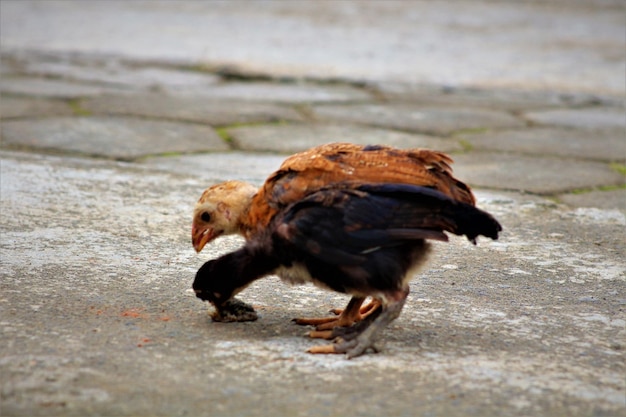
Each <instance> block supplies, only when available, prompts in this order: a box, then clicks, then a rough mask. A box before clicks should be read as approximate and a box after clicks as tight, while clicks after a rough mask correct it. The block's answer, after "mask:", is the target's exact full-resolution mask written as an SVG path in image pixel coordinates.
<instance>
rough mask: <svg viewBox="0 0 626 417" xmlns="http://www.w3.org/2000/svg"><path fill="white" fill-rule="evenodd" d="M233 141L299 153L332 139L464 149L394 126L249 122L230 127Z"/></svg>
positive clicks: (243, 146) (253, 148)
mask: <svg viewBox="0 0 626 417" xmlns="http://www.w3.org/2000/svg"><path fill="white" fill-rule="evenodd" d="M227 133H228V135H229V136H230V137H231V138H232V140H233V144H234V146H235V147H237V148H238V149H243V150H247V151H273V152H280V153H287V154H289V153H295V152H300V151H303V150H305V149H308V148H310V147H313V146H317V145H322V144H324V143H330V142H352V143H358V144H362V145H375V144H383V145H390V146H396V147H400V148H430V149H439V150H441V151H444V152H454V151H460V150H461V149H462V147H461V145H460V144H459V143H458V142H456V141H454V140H446V139H441V138H436V137H432V136H425V135H416V134H409V133H403V132H397V131H393V130H385V129H377V128H371V127H360V126H351V125H325V124H298V125H269V126H249V127H236V128H230V129H227Z"/></svg>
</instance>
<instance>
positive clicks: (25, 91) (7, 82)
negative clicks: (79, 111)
mask: <svg viewBox="0 0 626 417" xmlns="http://www.w3.org/2000/svg"><path fill="white" fill-rule="evenodd" d="M0 93H2V94H14V95H24V96H32V97H44V98H62V99H75V98H81V97H91V96H98V95H101V94H105V93H109V94H111V93H118V94H122V93H124V90H122V89H121V88H115V87H113V86H102V85H93V84H80V83H75V82H70V81H64V80H54V79H47V78H38V77H23V76H19V77H2V79H0Z"/></svg>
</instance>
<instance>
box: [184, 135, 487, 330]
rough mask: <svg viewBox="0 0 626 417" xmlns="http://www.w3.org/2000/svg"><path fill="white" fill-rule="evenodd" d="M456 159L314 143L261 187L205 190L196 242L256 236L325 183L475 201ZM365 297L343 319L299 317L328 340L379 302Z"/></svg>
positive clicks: (236, 185) (351, 305)
mask: <svg viewBox="0 0 626 417" xmlns="http://www.w3.org/2000/svg"><path fill="white" fill-rule="evenodd" d="M451 163H452V159H451V158H450V157H449V156H447V155H445V154H443V153H441V152H436V151H431V150H427V149H406V150H401V149H395V148H391V147H387V146H362V145H355V144H350V143H331V144H326V145H321V146H318V147H314V148H311V149H309V150H307V151H304V152H301V153H297V154H295V155H292V156H291V157H289V158H287V159H286V160H285V161H284V162H283V164H282V165H281V167H280V168H279V169H278V171H276V172H275V173H273V174H272V175H271V176H270V177H269V178H268V179H267V180H266V181H265V183H264V184H263V186H261V188H259V189H257V188H256V187H254V186H252V185H250V184H247V183H244V182H241V181H228V182H225V183H222V184H217V185H214V186H212V187H210V188H208V189H207V190H205V191H204V193H203V194H202V196H201V197H200V199H199V201H198V203H197V204H196V206H195V209H194V215H193V223H192V228H191V235H192V243H193V246H194V248H195V249H196V251H197V252H200V251H201V250H202V248H203V247H204V246H205V245H206V244H207V243H208V242H210V241H212V240H213V239H215V238H217V237H218V236H222V235H229V234H239V235H242V236H244V238H246V240H251V239H253V238H255V237H256V236H258V235H259V234H261V233H263V232H264V230H265V229H266V228H267V227H268V226H269V224H270V223H271V222H272V221H273V220H274V218H275V217H276V216H277V215H278V214H279V213H281V211H283V210H285V208H286V207H287V206H289V205H291V204H293V203H296V202H299V201H301V200H302V199H304V198H305V197H307V196H309V195H311V194H312V193H315V192H317V191H319V190H320V189H322V188H324V187H330V186H340V185H342V184H343V183H346V182H349V183H351V184H368V183H401V184H412V185H418V186H424V187H428V188H431V189H434V190H437V191H440V192H441V193H443V194H445V195H447V196H448V197H450V198H452V199H454V200H456V201H459V202H463V203H466V204H470V205H474V204H475V199H474V196H473V194H472V192H471V190H470V188H469V187H468V186H467V185H465V184H464V183H463V182H461V181H459V180H457V179H456V178H454V177H453V176H452V169H451V168H450V164H451ZM278 273H279V274H287V273H288V271H286V270H280V271H278ZM225 279H226V278H225ZM364 300H365V298H364V297H362V296H355V298H354V299H352V300H351V301H350V303H349V304H348V307H347V308H346V309H345V310H343V312H341V314H340V315H339V317H325V318H321V319H317V318H307V319H296V320H295V321H296V323H298V324H312V325H317V330H318V332H311V334H310V335H311V336H312V337H326V338H327V337H330V336H331V333H330V332H329V330H330V329H332V328H333V327H336V326H349V325H351V324H352V323H354V322H355V321H359V320H361V319H362V318H364V316H365V315H367V314H371V313H373V312H375V311H376V309H377V308H378V307H379V306H380V303H379V302H378V301H377V300H374V301H373V302H372V303H370V304H369V305H367V306H365V307H364V308H362V309H361V308H360V307H361V304H362V303H363V302H364ZM245 317H250V316H249V315H247V316H245ZM242 320H243V319H242Z"/></svg>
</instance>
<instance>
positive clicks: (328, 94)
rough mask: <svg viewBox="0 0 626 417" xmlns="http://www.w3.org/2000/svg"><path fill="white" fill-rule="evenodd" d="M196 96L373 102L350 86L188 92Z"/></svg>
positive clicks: (233, 86)
mask: <svg viewBox="0 0 626 417" xmlns="http://www.w3.org/2000/svg"><path fill="white" fill-rule="evenodd" d="M181 92H183V93H184V92H187V93H188V94H192V95H200V94H202V95H205V96H208V97H211V98H219V99H234V100H245V101H253V102H255V101H264V102H275V103H294V104H298V103H326V102H331V103H332V102H346V101H363V100H370V99H372V97H371V96H370V94H369V93H367V92H366V91H363V90H360V89H357V88H353V87H350V86H347V85H339V86H325V85H320V84H312V83H291V82H289V83H270V82H230V83H225V84H220V85H216V86H211V87H208V88H203V89H198V88H193V89H186V90H181Z"/></svg>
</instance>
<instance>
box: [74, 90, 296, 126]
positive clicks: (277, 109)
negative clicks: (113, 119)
mask: <svg viewBox="0 0 626 417" xmlns="http://www.w3.org/2000/svg"><path fill="white" fill-rule="evenodd" d="M81 107H83V108H84V109H85V110H87V111H89V112H92V113H95V114H115V115H126V116H141V117H151V118H160V119H166V120H181V121H190V122H196V123H208V124H211V125H213V126H224V125H233V124H238V123H254V122H278V121H283V120H289V121H300V120H302V116H301V115H300V114H299V113H298V112H297V111H296V110H294V109H293V108H290V107H286V106H281V105H276V104H271V103H256V102H249V101H236V100H224V99H219V98H214V97H206V96H200V97H198V96H192V95H185V96H180V95H172V94H163V93H152V94H133V95H132V96H122V95H117V96H102V97H95V98H92V99H87V100H85V101H83V102H81Z"/></svg>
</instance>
